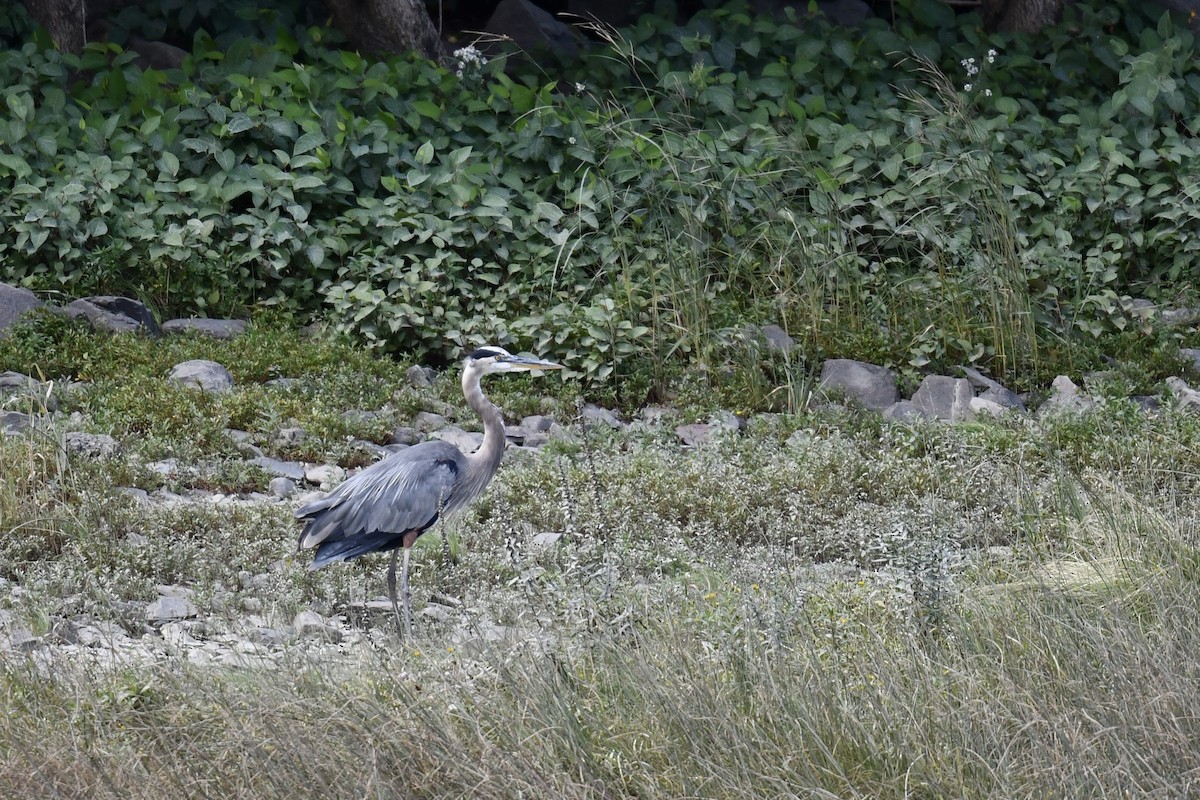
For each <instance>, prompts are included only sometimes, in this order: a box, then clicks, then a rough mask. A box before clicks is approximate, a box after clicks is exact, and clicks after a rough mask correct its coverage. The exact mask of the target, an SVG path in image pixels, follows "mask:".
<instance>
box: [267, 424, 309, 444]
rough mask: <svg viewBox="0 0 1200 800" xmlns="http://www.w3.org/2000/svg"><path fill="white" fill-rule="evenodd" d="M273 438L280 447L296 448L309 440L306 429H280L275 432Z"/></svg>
mask: <svg viewBox="0 0 1200 800" xmlns="http://www.w3.org/2000/svg"><path fill="white" fill-rule="evenodd" d="M273 438H274V440H275V444H277V445H279V446H280V447H295V446H296V445H299V444H303V443H304V440H305V439H307V438H308V431H306V430H304V428H280V429H279V430H277V431H275V436H274V437H273Z"/></svg>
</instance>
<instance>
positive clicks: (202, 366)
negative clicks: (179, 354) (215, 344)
mask: <svg viewBox="0 0 1200 800" xmlns="http://www.w3.org/2000/svg"><path fill="white" fill-rule="evenodd" d="M167 380H168V381H170V382H171V383H174V384H175V385H177V386H182V387H186V388H188V389H199V390H200V391H204V392H218V393H219V392H227V391H229V390H230V389H232V388H233V375H231V374H230V372H229V370H227V369H225V367H223V366H221V365H220V364H218V363H217V362H215V361H206V360H204V359H195V360H192V361H184V362H181V363H179V364H176V365H175V366H174V367H172V368H171V372H170V374H168V375H167Z"/></svg>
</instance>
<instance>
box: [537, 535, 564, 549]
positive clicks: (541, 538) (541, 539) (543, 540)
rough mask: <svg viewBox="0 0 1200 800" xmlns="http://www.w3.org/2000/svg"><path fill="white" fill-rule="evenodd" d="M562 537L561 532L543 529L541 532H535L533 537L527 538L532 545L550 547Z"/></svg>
mask: <svg viewBox="0 0 1200 800" xmlns="http://www.w3.org/2000/svg"><path fill="white" fill-rule="evenodd" d="M562 538H563V534H561V533H556V532H554V531H545V532H543V533H538V534H535V535H534V537H533V538H532V539H530V540H529V543H530V544H531V545H533V546H534V547H550V546H551V545H555V544H558V543H559V542H560V541H562Z"/></svg>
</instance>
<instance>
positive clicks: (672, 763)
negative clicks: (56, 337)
mask: <svg viewBox="0 0 1200 800" xmlns="http://www.w3.org/2000/svg"><path fill="white" fill-rule="evenodd" d="M1145 544H1146V545H1147V546H1149V547H1151V548H1154V549H1155V550H1156V552H1158V553H1159V555H1160V556H1162V555H1164V554H1165V553H1166V552H1176V551H1174V550H1173V548H1172V547H1171V546H1167V545H1168V544H1169V543H1168V537H1167V536H1166V534H1165V533H1164V532H1162V531H1157V532H1155V534H1154V538H1153V539H1151V540H1149V541H1146V542H1145ZM1164 546H1166V547H1167V549H1166V550H1165V551H1164V550H1163V549H1161V548H1162V547H1164ZM1185 562H1186V563H1179V562H1177V561H1176V562H1167V561H1164V560H1162V559H1161V558H1160V560H1158V561H1157V562H1156V563H1155V565H1154V566H1153V567H1152V568H1147V567H1145V566H1141V565H1138V564H1130V563H1125V564H1123V566H1122V570H1123V571H1122V574H1121V577H1119V578H1118V579H1115V580H1100V581H1084V582H1075V583H1071V584H1063V583H1061V582H1059V583H1056V584H1053V585H1052V584H1049V583H1042V584H1040V585H1034V586H1030V587H1029V588H1028V589H1010V590H1003V591H998V592H971V593H968V595H967V598H966V600H965V602H964V603H963V604H962V606H961V608H959V609H958V610H957V612H956V613H955V614H954V615H953V616H952V618H951V619H950V620H949V622H948V623H947V625H946V627H945V628H943V630H942V632H941V633H940V634H939V635H937V636H935V637H932V638H931V637H929V636H926V635H922V634H919V633H917V632H915V631H911V630H905V629H903V628H900V629H897V628H887V627H884V626H880V627H873V626H871V625H862V624H855V623H854V622H847V621H845V620H844V618H843V616H842V614H843V612H844V609H840V608H838V607H837V606H836V601H829V600H826V601H823V602H833V603H834V604H833V605H829V606H824V605H823V604H821V603H809V604H807V605H806V606H803V607H799V608H795V609H793V615H792V616H791V617H790V618H789V619H788V620H787V622H786V624H785V625H783V626H779V625H775V626H774V627H773V628H769V627H768V626H764V625H763V624H762V623H761V621H757V618H756V615H755V614H754V613H752V611H751V610H750V609H749V608H743V609H742V610H741V611H740V612H739V614H738V624H737V625H736V626H735V627H734V628H733V629H731V630H722V629H714V628H712V627H706V626H703V625H698V624H696V623H695V621H694V620H689V619H688V618H687V617H686V615H684V614H681V613H678V612H677V611H676V610H674V609H672V608H671V607H660V608H659V609H657V612H656V613H655V614H654V615H653V617H652V618H650V619H648V620H647V622H646V624H645V625H644V626H643V627H642V628H641V629H640V630H638V631H637V632H636V633H634V634H626V635H623V636H620V637H617V636H612V635H608V634H604V633H599V634H595V635H592V636H590V637H587V638H586V639H575V640H572V641H557V642H552V643H550V644H545V645H541V646H539V645H535V644H532V643H530V642H524V643H521V642H507V643H499V644H494V645H492V646H490V647H489V648H488V649H487V650H485V651H483V652H478V653H476V654H474V655H473V656H463V655H460V654H457V653H454V652H450V651H448V650H447V649H446V648H444V647H443V648H437V649H436V650H434V651H431V652H425V653H422V652H396V651H375V652H372V653H369V654H366V655H364V656H363V658H362V660H361V661H354V660H346V661H325V662H322V663H311V662H306V661H305V660H304V658H303V657H302V656H300V655H299V654H297V657H296V658H295V660H294V661H293V662H291V663H289V664H287V666H286V668H285V669H283V670H281V671H278V672H261V673H238V672H232V673H229V672H221V671H210V670H199V669H189V668H186V667H182V666H178V665H176V666H169V665H164V666H163V667H161V668H158V669H153V670H150V671H147V672H136V673H135V672H126V673H121V672H107V673H101V672H89V671H88V670H86V669H84V668H81V667H79V666H78V665H72V664H69V663H54V664H49V665H46V666H45V667H44V668H41V669H39V668H36V667H35V666H34V665H33V662H25V663H22V661H21V660H20V659H14V658H12V657H11V656H10V657H9V660H8V661H7V663H6V664H5V665H4V669H3V673H2V675H0V694H2V696H3V702H4V705H5V708H6V711H7V713H6V715H5V717H4V720H3V721H2V722H0V748H2V749H3V750H4V752H5V753H6V758H5V759H4V760H3V762H2V764H0V793H2V794H4V795H5V796H26V797H28V796H43V797H51V796H54V797H80V798H82V797H88V798H105V797H113V798H116V797H122V798H138V797H155V798H169V797H195V796H220V797H229V798H236V797H285V796H295V795H296V794H298V793H304V794H307V795H312V794H316V795H318V796H322V797H347V798H349V797H363V796H372V797H465V796H470V797H479V798H493V797H494V798H511V797H520V796H542V797H549V796H554V797H564V798H576V797H578V798H596V797H634V796H636V797H643V798H653V797H662V798H680V797H830V798H832V797H864V798H865V797H870V798H907V797H955V798H993V797H994V798H1020V797H1028V798H1034V797H1184V796H1188V794H1189V790H1191V789H1194V788H1195V787H1196V785H1197V782H1198V781H1200V748H1197V746H1196V744H1195V743H1196V742H1197V741H1200V738H1198V737H1200V716H1198V715H1197V714H1196V711H1195V709H1196V708H1197V707H1198V706H1197V704H1198V703H1200V658H1198V656H1200V652H1197V651H1198V649H1200V644H1197V643H1198V642H1200V592H1198V591H1197V583H1196V581H1195V567H1196V565H1197V562H1196V557H1195V554H1194V551H1191V552H1190V554H1189V555H1188V556H1187V558H1186V559H1185ZM1181 567H1183V568H1185V569H1182V570H1181V569H1180V568H1181ZM1085 572H1086V571H1085ZM1188 572H1190V573H1191V574H1190V577H1189V575H1188V574H1187V573H1188ZM1096 574H1100V573H1099V572H1098V573H1096Z"/></svg>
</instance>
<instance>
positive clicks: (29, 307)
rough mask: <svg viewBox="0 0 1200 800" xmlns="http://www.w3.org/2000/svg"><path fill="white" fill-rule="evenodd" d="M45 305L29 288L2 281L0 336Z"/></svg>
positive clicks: (0, 286) (0, 290)
mask: <svg viewBox="0 0 1200 800" xmlns="http://www.w3.org/2000/svg"><path fill="white" fill-rule="evenodd" d="M44 305H45V304H44V303H43V302H42V301H41V300H38V299H37V295H35V294H34V293H33V292H31V291H29V290H28V289H22V288H21V287H19V286H12V285H10V284H7V283H0V337H3V336H4V335H5V331H6V330H7V329H8V328H11V327H12V326H13V325H15V324H16V323H17V322H18V321H19V320H20V319H21V318H22V317H24V316H25V315H26V314H28V313H29V312H31V311H33V310H35V309H38V308H41V307H42V306H44Z"/></svg>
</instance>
